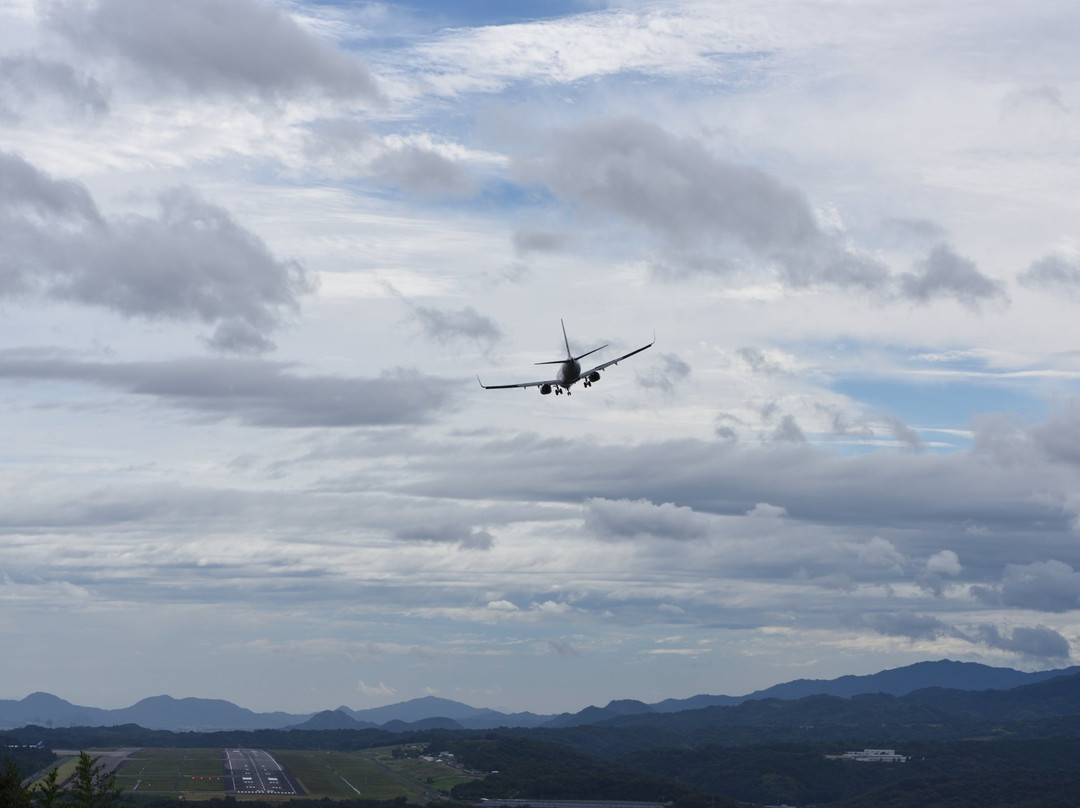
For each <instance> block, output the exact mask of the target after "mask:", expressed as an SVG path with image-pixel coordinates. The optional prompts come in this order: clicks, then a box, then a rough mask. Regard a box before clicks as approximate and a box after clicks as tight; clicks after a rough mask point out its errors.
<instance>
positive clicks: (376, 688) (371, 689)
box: [356, 679, 397, 696]
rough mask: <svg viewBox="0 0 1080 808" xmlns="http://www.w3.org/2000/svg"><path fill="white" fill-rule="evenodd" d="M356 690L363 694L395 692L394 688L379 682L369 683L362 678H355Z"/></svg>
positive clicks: (374, 694) (385, 694)
mask: <svg viewBox="0 0 1080 808" xmlns="http://www.w3.org/2000/svg"><path fill="white" fill-rule="evenodd" d="M356 692H357V693H359V694H361V695H363V696H393V695H395V694H396V693H397V691H396V690H394V688H392V687H390V686H389V685H387V684H385V683H383V682H379V683H378V684H377V685H369V684H368V683H367V682H365V681H364V680H363V679H357V680H356Z"/></svg>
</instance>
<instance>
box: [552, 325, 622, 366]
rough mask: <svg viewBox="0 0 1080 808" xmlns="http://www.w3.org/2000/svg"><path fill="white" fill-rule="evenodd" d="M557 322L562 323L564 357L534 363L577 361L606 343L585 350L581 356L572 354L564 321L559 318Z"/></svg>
mask: <svg viewBox="0 0 1080 808" xmlns="http://www.w3.org/2000/svg"><path fill="white" fill-rule="evenodd" d="M559 324H560V325H562V338H563V344H564V345H566V359H550V360H548V361H547V362H536V363H535V364H537V365H561V364H562V363H563V362H577V361H578V360H579V359H583V358H585V357H586V356H588V355H589V354H594V353H596V352H597V351H599V350H601V349H602V348H606V347H607V345H606V344H605V345H601V346H600V347H599V348H593V349H592V350H591V351H586V352H585V353H583V354H581V356H574V355H573V354H572V353H570V340H569V339H568V338H567V336H566V323H564V322H563V321H562V320H561V319H560V320H559Z"/></svg>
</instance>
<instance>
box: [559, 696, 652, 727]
mask: <svg viewBox="0 0 1080 808" xmlns="http://www.w3.org/2000/svg"><path fill="white" fill-rule="evenodd" d="M655 712H656V710H654V709H653V708H652V707H650V706H649V705H648V704H646V703H645V702H643V701H634V700H633V699H620V700H618V701H612V702H608V705H607V706H606V707H586V708H585V709H584V710H582V711H581V712H577V713H563V714H562V715H557V716H555V717H554V718H553V719H551V720H550V721H548V722H546V723H544V724H543V725H542V726H544V727H577V726H581V725H582V724H599V723H601V722H602V721H607V720H609V719H611V718H618V717H620V716H624V715H642V714H647V713H655Z"/></svg>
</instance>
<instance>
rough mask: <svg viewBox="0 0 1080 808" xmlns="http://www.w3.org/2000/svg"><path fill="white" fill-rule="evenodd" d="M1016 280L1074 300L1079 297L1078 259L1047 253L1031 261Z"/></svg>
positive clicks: (1079, 266) (1039, 289) (1032, 287)
mask: <svg viewBox="0 0 1080 808" xmlns="http://www.w3.org/2000/svg"><path fill="white" fill-rule="evenodd" d="M1017 280H1018V281H1019V282H1020V284H1021V285H1023V286H1026V287H1028V288H1029V289H1037V290H1038V291H1040V292H1046V293H1047V294H1052V295H1064V296H1065V297H1068V298H1070V299H1073V300H1076V299H1077V298H1080V259H1078V258H1076V257H1075V256H1067V255H1047V256H1044V257H1042V258H1040V259H1039V260H1037V261H1035V262H1034V263H1032V265H1031V266H1030V267H1028V269H1027V270H1026V271H1025V272H1022V273H1021V274H1020V275H1019V276H1018V277H1017Z"/></svg>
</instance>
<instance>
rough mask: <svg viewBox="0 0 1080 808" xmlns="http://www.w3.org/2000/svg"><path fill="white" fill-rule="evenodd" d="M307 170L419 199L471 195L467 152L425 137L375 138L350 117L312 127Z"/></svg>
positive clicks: (472, 186)
mask: <svg viewBox="0 0 1080 808" xmlns="http://www.w3.org/2000/svg"><path fill="white" fill-rule="evenodd" d="M304 156H305V157H306V158H307V159H308V160H309V161H310V167H315V168H318V169H319V170H320V171H322V172H324V173H325V174H326V175H327V176H330V177H334V178H343V179H348V178H372V179H376V180H380V181H382V182H385V183H387V184H389V185H393V186H395V187H397V188H399V189H401V190H403V191H406V192H407V193H411V194H415V195H416V196H420V197H447V196H466V195H468V194H471V193H472V192H473V191H474V190H475V183H474V181H473V177H472V174H471V173H470V171H469V169H468V165H467V162H468V159H469V158H470V156H473V157H474V158H476V157H477V156H476V155H471V153H470V152H468V150H466V149H464V148H462V147H461V146H459V145H457V144H454V143H446V142H443V141H441V140H438V139H436V138H433V137H431V136H429V135H425V134H422V133H421V134H414V135H408V136H402V135H393V134H391V135H380V134H376V133H375V132H373V131H372V130H371V129H369V128H368V127H367V126H365V125H364V124H363V123H361V122H359V121H357V120H354V119H351V118H334V119H330V120H322V121H318V122H316V123H315V124H313V125H312V127H311V129H310V131H309V132H308V133H307V136H306V138H305V141H304Z"/></svg>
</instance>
